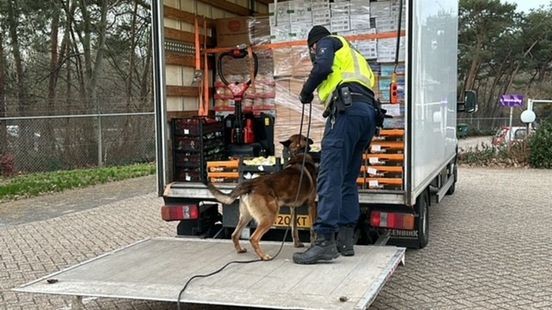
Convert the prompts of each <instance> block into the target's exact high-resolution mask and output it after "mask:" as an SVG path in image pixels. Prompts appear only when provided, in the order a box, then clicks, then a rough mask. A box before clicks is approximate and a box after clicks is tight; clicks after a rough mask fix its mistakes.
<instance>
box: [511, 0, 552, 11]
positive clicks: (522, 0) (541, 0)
mask: <svg viewBox="0 0 552 310" xmlns="http://www.w3.org/2000/svg"><path fill="white" fill-rule="evenodd" d="M505 2H509V3H516V4H517V10H518V11H524V12H529V11H530V10H531V9H537V8H538V7H539V6H541V5H544V6H546V5H549V4H550V3H552V1H551V0H505Z"/></svg>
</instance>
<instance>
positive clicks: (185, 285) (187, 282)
mask: <svg viewBox="0 0 552 310" xmlns="http://www.w3.org/2000/svg"><path fill="white" fill-rule="evenodd" d="M308 105H309V121H308V126H307V134H306V141H307V145H306V146H305V148H304V149H303V162H302V163H301V174H300V175H299V186H298V187H297V194H296V195H295V202H294V204H295V203H297V200H299V193H300V192H301V184H302V183H303V175H304V171H305V165H306V159H307V156H306V155H307V149H308V143H309V136H310V129H311V119H312V103H309V104H308ZM302 106H303V107H302V109H301V125H300V126H299V136H301V135H302V134H303V123H304V119H305V104H302ZM290 228H291V221H290V224H289V225H288V226H287V227H286V231H285V232H284V238H283V239H282V242H281V243H280V248H279V249H278V251H277V252H276V254H274V256H272V258H270V259H269V261H272V260H274V259H275V258H276V257H278V255H280V253H281V252H282V249H283V248H284V244H285V241H286V238H287V234H288V232H289V229H290ZM261 261H262V260H261V259H259V258H257V259H252V260H244V261H239V260H234V261H230V262H228V263H226V264H225V265H224V266H222V267H220V268H219V269H217V270H215V271H213V272H211V273H207V274H199V275H194V276H192V277H190V278H189V279H188V281H186V284H184V287H183V288H182V289H181V290H180V292H179V293H178V298H177V300H176V307H177V309H178V310H180V309H181V306H180V299H181V298H182V294H183V293H184V291H185V290H186V288H188V285H190V283H191V282H192V280H194V279H198V278H208V277H210V276H213V275H215V274H217V273H219V272H221V271H223V270H224V269H226V267H228V266H230V265H232V264H250V263H256V262H261Z"/></svg>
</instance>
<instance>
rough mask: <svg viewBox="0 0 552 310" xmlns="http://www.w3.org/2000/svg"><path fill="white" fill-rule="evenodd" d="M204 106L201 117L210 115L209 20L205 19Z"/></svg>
mask: <svg viewBox="0 0 552 310" xmlns="http://www.w3.org/2000/svg"><path fill="white" fill-rule="evenodd" d="M203 31H204V35H203V51H204V52H203V60H204V63H203V104H202V103H201V102H200V104H202V108H201V109H200V116H207V115H209V65H208V64H209V59H208V57H207V53H205V50H207V20H206V19H205V18H204V19H203Z"/></svg>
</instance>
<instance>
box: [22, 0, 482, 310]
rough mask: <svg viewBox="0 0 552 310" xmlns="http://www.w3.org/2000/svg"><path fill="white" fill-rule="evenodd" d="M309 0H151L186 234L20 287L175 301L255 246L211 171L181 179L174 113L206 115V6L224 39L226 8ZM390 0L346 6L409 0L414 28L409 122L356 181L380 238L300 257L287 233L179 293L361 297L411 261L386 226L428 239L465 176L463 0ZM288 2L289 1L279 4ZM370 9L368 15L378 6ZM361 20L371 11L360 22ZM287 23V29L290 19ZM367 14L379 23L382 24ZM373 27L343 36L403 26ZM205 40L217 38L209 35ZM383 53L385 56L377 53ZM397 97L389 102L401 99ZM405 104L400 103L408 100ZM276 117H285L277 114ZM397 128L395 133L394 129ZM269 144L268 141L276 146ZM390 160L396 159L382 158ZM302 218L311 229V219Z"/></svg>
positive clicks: (337, 305)
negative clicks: (444, 202) (260, 258)
mask: <svg viewBox="0 0 552 310" xmlns="http://www.w3.org/2000/svg"><path fill="white" fill-rule="evenodd" d="M307 2H308V1H301V2H298V1H290V2H289V3H288V2H282V1H272V0H257V1H246V0H243V1H227V0H217V1H214V0H209V1H207V0H196V1H194V0H165V1H152V42H153V49H154V62H153V64H154V65H153V70H154V89H155V95H154V97H155V99H154V101H155V111H156V129H157V145H158V148H157V175H158V189H159V194H160V195H162V196H163V198H164V201H165V205H164V206H163V207H162V210H163V211H162V212H163V217H164V218H165V219H167V220H178V221H180V224H179V225H178V235H179V238H153V239H148V240H144V241H141V242H138V243H136V244H132V245H129V246H126V247H123V248H121V249H118V250H115V251H113V252H110V253H106V254H104V255H101V256H99V257H97V258H94V259H92V260H89V261H86V262H83V263H81V264H78V265H76V266H72V267H69V268H68V269H66V270H62V271H60V272H57V273H54V274H51V275H48V276H45V277H43V278H41V279H38V280H36V281H33V282H31V283H29V284H25V285H23V286H21V287H20V288H18V289H16V290H17V291H21V292H30V293H46V294H62V295H72V296H75V299H74V300H75V303H74V306H75V308H78V307H79V306H82V303H83V299H82V297H83V296H91V297H110V298H128V299H143V300H157V301H167V302H174V301H176V300H177V298H178V296H179V292H180V290H181V289H182V287H183V285H184V284H185V283H186V282H187V280H188V279H190V278H191V277H192V276H194V275H197V274H204V273H209V272H212V271H214V270H216V269H218V268H219V267H221V266H223V265H224V264H226V263H227V262H229V261H231V260H240V259H242V260H243V259H252V258H254V254H251V251H250V252H249V253H248V254H241V255H238V254H236V253H235V251H234V249H233V247H232V245H231V242H230V241H229V240H221V239H220V238H217V237H221V236H224V233H223V232H224V231H225V230H226V229H231V228H232V226H233V225H235V224H234V223H235V218H236V216H237V214H236V213H235V212H232V207H231V206H225V207H223V208H222V210H223V211H222V212H223V215H222V217H221V215H220V209H219V206H217V205H216V204H215V203H214V199H213V197H212V196H211V195H210V193H209V191H208V190H207V189H206V187H205V185H204V184H203V183H201V182H190V180H192V177H193V176H190V179H186V178H185V179H184V180H183V181H176V178H175V166H174V162H175V155H174V148H175V139H176V138H177V137H176V135H175V134H174V127H171V124H174V123H173V122H172V121H171V120H172V119H182V118H183V117H189V116H192V115H193V114H197V112H196V111H197V110H198V98H197V97H199V94H200V93H202V94H203V95H205V94H207V95H208V93H204V92H202V91H200V90H199V89H198V88H197V86H193V87H191V86H190V85H189V84H190V81H192V80H193V79H194V77H199V76H200V75H199V74H198V71H197V70H194V67H196V65H197V62H198V59H197V58H194V49H196V48H198V45H197V44H195V43H196V42H197V40H195V39H194V18H195V17H196V15H198V16H199V15H201V16H203V17H202V18H201V19H200V21H201V22H203V21H205V24H206V26H207V28H208V31H206V32H204V34H206V37H207V38H208V37H211V38H214V33H215V32H216V31H219V30H217V29H216V28H217V27H216V25H217V22H216V19H217V18H222V17H228V16H232V15H251V14H254V13H255V12H260V13H261V14H262V13H267V12H268V11H269V10H271V9H272V11H274V12H280V11H281V12H282V14H284V15H285V14H286V12H287V13H290V9H289V8H290V7H293V8H297V6H298V4H300V3H307ZM322 2H323V1H322ZM328 2H329V1H328ZM384 2H385V1H378V2H372V4H373V3H377V5H375V6H374V9H373V10H372V11H370V8H367V7H366V6H370V2H369V1H356V0H355V1H354V5H352V6H351V9H350V11H349V12H350V14H351V15H350V16H365V17H367V16H366V14H367V13H368V12H370V14H373V16H376V17H375V18H380V16H383V22H382V21H381V20H380V21H379V24H380V25H382V24H383V25H384V26H385V27H390V25H392V24H393V23H390V22H389V19H390V17H389V16H390V14H393V13H392V12H394V11H396V10H399V11H401V10H400V3H401V2H403V7H404V9H403V11H402V12H403V13H402V16H401V17H402V19H401V20H402V22H403V26H402V27H401V28H403V29H404V31H403V32H399V35H400V37H401V40H402V41H403V43H402V44H401V45H402V46H403V49H404V51H403V52H402V53H403V56H402V57H404V62H403V68H404V71H403V72H402V74H401V76H402V80H403V82H402V85H403V87H404V88H403V95H402V97H401V101H400V103H399V106H398V107H402V108H403V110H404V113H403V114H401V115H402V120H401V121H400V122H402V126H399V127H401V128H399V129H397V128H392V129H389V128H386V129H384V130H383V131H382V132H381V133H380V138H381V140H375V141H374V142H373V143H372V149H371V150H370V151H369V152H367V154H365V157H366V158H365V160H366V165H365V166H363V171H361V172H360V177H359V182H358V183H359V187H360V190H359V195H360V197H359V198H360V202H361V207H362V214H363V217H362V218H361V220H360V221H359V225H358V228H359V234H360V238H359V239H360V242H364V243H376V244H375V245H359V246H357V247H356V249H355V252H356V255H355V256H353V257H347V258H338V259H337V260H336V261H335V262H334V263H331V264H323V265H315V266H310V267H308V266H302V265H296V264H293V262H291V259H290V257H291V255H292V253H293V252H294V251H296V249H294V248H293V247H292V246H291V245H290V244H289V243H288V244H287V245H285V246H284V247H283V251H282V253H281V254H280V255H279V256H278V257H276V259H275V260H273V261H268V262H259V263H254V264H240V265H233V266H231V267H229V268H228V269H226V270H224V271H222V272H220V273H218V274H216V275H214V276H213V277H210V278H206V279H197V280H194V281H193V282H191V284H190V286H189V287H188V288H187V290H186V291H185V292H184V293H183V294H182V296H181V298H180V300H181V301H182V302H187V303H200V304H216V305H226V306H245V307H261V308H277V309H365V308H366V307H368V306H369V305H370V304H371V303H372V302H373V301H374V299H375V298H376V297H377V295H378V293H379V291H380V290H381V289H382V287H383V285H384V284H385V282H386V281H387V280H388V279H389V278H390V276H391V275H392V273H393V271H394V270H395V269H396V268H397V266H398V265H399V263H400V262H401V261H403V260H404V255H405V249H404V248H402V247H396V246H390V245H382V244H384V243H385V242H386V241H387V239H388V238H391V241H396V242H399V243H403V244H406V245H407V246H410V247H414V248H422V247H424V246H425V245H426V244H427V243H428V238H429V230H428V228H429V223H428V218H429V211H428V207H429V206H430V204H431V203H433V202H434V201H435V202H438V201H440V200H441V199H442V198H443V197H444V196H445V195H446V194H452V193H453V192H454V189H455V183H456V181H457V178H458V173H457V161H456V160H457V151H458V148H457V138H456V114H457V111H458V106H459V103H458V102H457V93H456V85H457V77H456V67H457V65H456V64H457V37H458V34H457V22H458V1H457V0H416V1H414V0H404V1H395V2H393V3H388V4H389V5H387V6H386V5H384ZM397 3H398V4H399V7H397V6H396V4H397ZM290 4H291V5H290ZM278 5H282V6H285V7H287V8H288V9H286V10H278V9H277V7H278ZM312 5H313V4H311V8H312ZM317 5H318V6H317V10H323V11H324V12H322V13H323V14H331V11H330V10H329V8H330V6H329V5H328V4H327V3H326V4H324V3H321V4H319V3H318V2H317ZM355 7H362V10H360V11H359V12H354V8H355ZM326 10H327V11H328V12H326ZM378 10H379V11H378ZM292 11H293V10H292ZM304 11H305V10H303V11H302V12H304ZM306 11H307V12H308V10H306ZM292 13H293V12H291V13H290V14H292ZM353 13H357V14H363V15H354V14H353ZM304 16H305V14H303V13H302V15H301V16H300V17H301V18H302V19H301V22H302V23H303V22H305V20H304V18H305V17H304ZM345 16H346V15H345ZM391 16H392V15H391ZM270 17H273V16H270ZM294 18H295V19H298V17H297V16H294V15H290V16H288V17H285V16H284V17H282V19H281V20H280V22H281V23H283V24H285V23H286V20H287V21H290V20H293V19H294ZM366 19H367V20H368V21H369V22H371V21H370V18H366ZM273 22H274V25H276V24H277V23H278V21H277V20H273V19H271V24H272V23H273ZM351 24H355V25H361V24H362V23H359V22H358V21H355V23H351ZM377 24H378V21H376V23H375V25H376V26H377ZM229 26H231V27H230V28H233V29H234V30H239V29H240V25H239V24H235V23H231V24H229ZM365 26H366V25H365ZM280 27H283V28H284V29H287V27H286V25H283V26H282V25H280ZM366 27H368V28H373V27H374V25H371V26H370V25H367V26H366ZM368 30H369V31H368V33H369V34H368V36H364V37H363V36H362V35H360V36H359V33H358V32H354V31H355V29H353V30H352V31H353V32H348V33H347V34H346V35H347V36H349V38H351V40H354V39H356V40H357V41H358V40H359V38H365V39H366V38H368V39H370V40H377V38H378V37H377V36H379V38H381V39H389V38H394V37H396V35H393V33H385V32H383V33H382V32H381V31H380V32H379V34H378V32H377V31H374V29H368ZM376 30H377V27H376ZM347 31H351V30H347ZM273 32H274V33H276V32H277V31H273ZM240 35H241V37H244V34H243V33H238V34H237V36H238V37H239V36H240ZM344 35H345V34H344ZM355 36H356V37H355ZM374 36H376V37H374ZM245 37H246V36H245ZM282 37H285V38H288V39H289V37H288V36H287V35H286V36H280V35H278V36H277V38H278V40H280V39H282ZM225 39H229V38H225ZM234 39H235V38H234ZM206 42H207V43H208V42H211V43H213V44H215V43H214V42H212V41H211V39H207V40H206ZM374 43H375V42H374ZM270 44H272V43H270ZM278 44H280V45H279V46H280V47H281V46H282V44H283V45H284V46H285V45H286V43H281V42H279V43H277V44H276V45H273V46H272V47H271V48H275V49H276V48H278ZM302 44H304V42H302V41H301V42H299V44H298V45H297V46H300V45H302ZM370 46H371V48H370V49H367V50H369V53H370V54H371V55H373V56H376V55H375V54H374V52H375V50H373V49H372V48H373V47H375V44H371V45H370ZM384 46H386V47H385V50H384V51H382V53H381V55H380V56H382V59H383V58H386V59H388V58H389V55H392V53H390V52H389V50H388V46H389V44H384ZM200 60H201V59H200ZM209 61H210V62H211V64H210V65H209V64H208V65H207V70H206V71H204V74H205V75H209V76H211V77H212V76H213V74H214V73H216V72H213V70H212V68H214V66H213V63H212V62H213V61H212V60H209V59H207V62H209ZM373 65H374V67H375V66H377V64H376V63H374V64H373ZM294 69H301V68H294ZM307 71H308V70H307ZM379 71H380V75H381V73H382V72H384V71H385V69H384V68H383V67H382V69H381V70H379ZM205 75H204V77H205ZM213 84H214V83H211V85H210V86H213ZM402 85H401V86H402ZM385 86H386V85H385V83H380V88H382V89H384V90H385V88H386V87H385ZM207 91H209V89H208V88H207ZM276 95H278V94H276ZM380 95H382V96H383V95H384V94H380ZM468 95H469V96H467V97H468V99H467V100H465V102H463V103H462V104H461V105H462V106H464V107H463V109H462V110H466V111H467V110H474V109H475V108H476V106H475V97H474V94H473V93H468ZM383 97H385V96H383ZM396 107H397V106H390V108H392V109H395V108H396ZM398 110H399V114H400V110H401V109H400V108H398ZM395 112H396V111H395ZM275 117H276V121H277V120H278V117H279V115H275ZM272 120H273V119H272V118H270V117H268V118H264V119H263V122H266V124H268V125H270V124H271V121H272ZM396 124H397V123H396V122H395V125H396ZM268 127H270V126H268ZM171 128H172V129H171ZM180 129H182V128H180ZM268 132H270V131H268ZM291 133H295V132H291ZM291 133H289V134H291ZM186 134H187V133H186V132H183V135H182V137H179V139H181V140H182V141H189V140H186V139H188V138H189V137H186ZM273 134H274V133H273ZM388 137H391V138H393V139H391V141H389V140H387V138H388ZM397 137H398V138H397ZM395 138H397V139H395ZM269 140H270V139H269ZM271 141H272V142H273V141H274V139H273V138H272V140H271ZM219 142H220V141H219ZM182 143H185V142H182ZM183 145H184V147H186V146H190V144H183ZM205 149H206V147H204V146H203V145H201V148H199V152H200V155H201V156H205V155H206V154H205V153H206V152H204V151H205ZM266 149H267V150H270V145H268V147H267V148H266ZM382 150H383V151H384V152H382ZM322 151H323V150H322ZM272 152H273V151H272ZM386 163H388V164H390V165H384V164H386ZM386 173H391V174H393V173H395V174H397V175H399V177H395V178H388V177H387V175H386ZM378 174H380V175H378ZM381 174H383V177H382V175H381ZM388 179H391V180H388ZM397 180H398V181H397ZM386 182H387V183H386ZM388 185H390V186H388ZM233 186H235V184H232V183H227V184H223V185H219V187H221V188H222V189H223V190H224V189H227V190H230V189H232V188H233ZM382 186H383V188H382ZM432 198H434V199H432ZM281 219H282V223H275V226H283V225H279V224H287V223H289V217H288V216H287V215H286V214H282V215H281ZM302 224H303V226H305V227H304V228H308V226H309V224H310V222H309V221H305V222H303V223H302ZM279 228H280V229H274V231H279V230H280V231H281V228H282V227H279ZM221 232H222V233H221ZM198 237H211V238H208V239H204V238H198ZM262 242H263V246H264V247H265V249H266V250H267V252H268V253H274V252H276V251H277V250H278V248H279V245H280V243H277V242H272V241H266V240H263V241H262Z"/></svg>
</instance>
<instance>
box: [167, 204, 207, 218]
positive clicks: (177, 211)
mask: <svg viewBox="0 0 552 310" xmlns="http://www.w3.org/2000/svg"><path fill="white" fill-rule="evenodd" d="M161 218H162V219H163V220H165V221H180V220H197V219H198V218H199V209H198V206H197V205H193V204H192V205H166V206H162V207H161Z"/></svg>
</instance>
